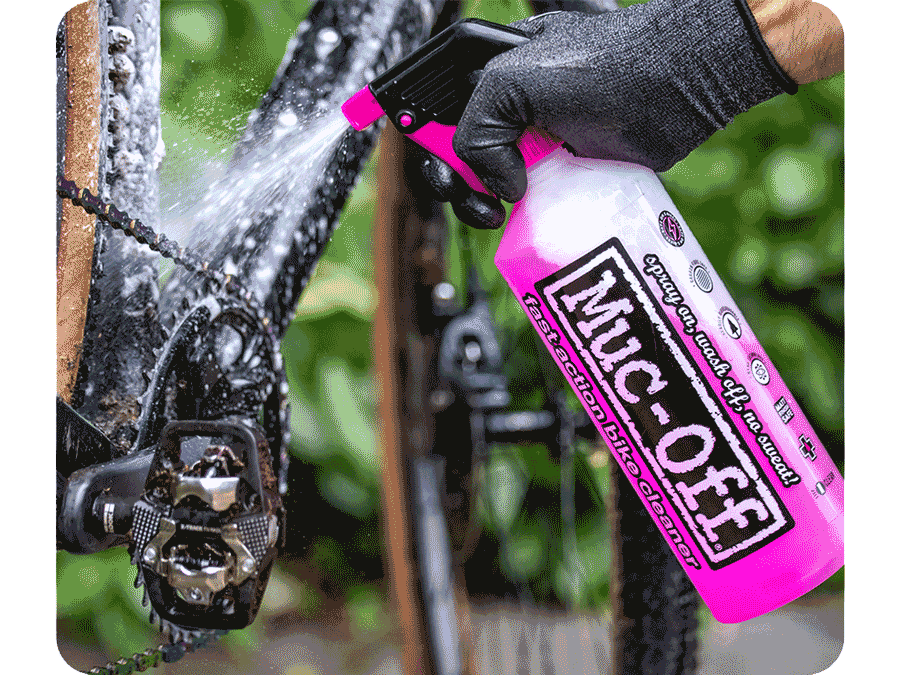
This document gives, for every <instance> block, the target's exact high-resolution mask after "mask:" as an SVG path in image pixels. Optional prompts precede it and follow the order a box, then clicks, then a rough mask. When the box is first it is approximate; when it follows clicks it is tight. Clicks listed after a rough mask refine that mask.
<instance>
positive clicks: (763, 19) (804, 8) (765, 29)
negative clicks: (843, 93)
mask: <svg viewBox="0 0 900 675" xmlns="http://www.w3.org/2000/svg"><path fill="white" fill-rule="evenodd" d="M747 4H749V6H750V11H752V12H753V16H754V17H755V18H756V22H757V23H758V24H759V29H760V31H761V32H762V35H763V39H764V40H765V41H766V44H767V45H769V48H770V49H771V50H772V53H773V54H774V55H775V59H776V60H777V61H778V63H779V65H781V67H782V68H784V70H785V72H787V74H788V75H790V76H791V78H793V80H794V81H795V82H797V83H798V84H806V83H807V82H815V81H816V80H821V79H824V78H826V77H829V76H831V75H834V74H835V73H839V72H841V71H842V70H843V69H844V29H843V28H842V27H841V22H840V21H839V20H838V18H837V17H836V16H835V15H834V13H833V12H832V11H831V10H830V9H828V8H827V7H825V6H823V5H820V4H819V3H817V2H811V1H810V0H748V3H747Z"/></svg>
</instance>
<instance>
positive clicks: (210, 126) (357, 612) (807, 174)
mask: <svg viewBox="0 0 900 675" xmlns="http://www.w3.org/2000/svg"><path fill="white" fill-rule="evenodd" d="M625 4H631V3H625ZM310 5H311V3H310V2H308V1H299V2H289V1H287V0H218V1H217V0H208V1H202V0H201V1H191V0H163V1H162V6H161V9H162V13H161V19H162V24H161V26H162V30H161V40H162V50H163V51H162V59H163V64H162V106H163V111H162V117H163V135H164V140H165V142H166V149H167V155H166V159H165V160H164V162H163V164H162V167H161V180H162V185H163V189H162V193H163V203H162V209H163V214H164V216H165V215H166V214H170V213H178V212H179V211H183V210H184V209H185V208H186V205H188V204H189V203H190V202H191V201H193V200H194V199H196V197H198V196H199V192H200V190H201V189H202V187H203V179H202V177H203V176H204V175H209V174H211V173H214V172H215V170H216V169H217V168H218V167H220V166H221V164H222V162H224V161H227V158H228V156H229V154H230V151H231V148H232V147H233V144H234V142H235V141H236V139H237V138H238V136H239V134H240V132H241V130H242V129H243V126H244V124H245V121H246V117H247V115H248V113H249V112H250V111H251V110H252V109H253V108H254V107H255V105H256V104H257V102H258V100H259V98H260V96H261V95H262V94H263V92H264V91H265V90H266V89H267V88H268V86H269V84H270V82H271V80H272V77H273V76H274V73H275V70H276V68H277V66H278V64H279V62H280V60H281V58H282V56H283V54H284V50H285V45H286V44H287V41H288V40H289V38H290V37H291V35H292V34H293V32H294V30H295V28H296V26H297V24H298V23H299V22H300V21H301V20H302V18H303V17H304V16H305V15H306V13H307V11H308V9H309V7H310ZM464 6H465V13H466V14H467V15H471V16H480V17H482V18H487V19H490V20H494V21H500V22H503V23H507V22H509V21H512V20H515V19H517V18H522V17H524V16H525V15H526V12H527V9H526V5H525V4H524V3H523V2H520V1H508V2H502V1H490V2H488V1H486V0H482V1H479V0H469V1H468V2H465V3H464ZM843 82H844V80H843V75H839V76H837V77H834V78H831V79H829V80H827V81H824V82H820V83H816V84H812V85H806V86H803V87H801V89H800V92H799V93H798V94H797V95H795V96H787V95H783V96H779V97H777V98H775V99H773V100H771V101H769V102H767V103H764V104H762V105H760V106H757V107H756V108H754V109H753V110H751V111H749V112H747V113H745V114H743V115H741V116H740V117H739V118H738V119H737V120H736V121H735V122H734V123H733V124H731V125H729V126H728V128H726V129H725V130H723V131H720V132H718V133H717V134H715V135H714V136H713V137H712V138H711V139H710V140H709V141H708V142H707V143H705V144H704V145H703V146H702V147H700V148H698V149H697V150H696V151H695V152H693V153H692V154H691V155H690V156H689V157H688V158H687V159H685V160H684V161H683V162H681V163H679V164H678V165H677V166H676V167H674V168H673V169H672V170H671V171H669V172H667V173H666V174H664V175H663V176H662V178H663V181H664V183H665V185H666V187H667V188H668V190H669V191H670V193H671V195H672V198H673V199H674V200H675V202H676V204H677V206H678V208H679V209H680V210H681V212H682V214H683V215H684V216H685V218H686V219H687V221H688V223H689V225H690V227H691V229H692V230H693V231H694V233H695V235H696V236H697V238H698V239H699V240H700V242H701V244H702V245H703V247H704V249H705V251H706V253H707V255H708V256H709V258H710V260H711V261H712V263H713V265H714V267H715V268H716V269H717V270H718V271H719V273H720V275H721V276H722V277H723V278H724V280H725V282H726V284H727V285H728V287H729V289H730V290H731V292H732V294H733V296H734V297H735V300H736V301H737V303H738V305H739V306H740V307H741V310H742V311H743V312H744V314H745V315H746V317H747V319H748V320H749V322H750V324H751V325H752V327H753V329H754V331H755V332H756V334H757V336H758V337H759V339H760V340H761V342H762V343H763V346H764V347H765V349H766V351H767V353H768V354H769V356H770V357H771V358H772V360H773V361H774V362H775V363H776V364H777V366H778V369H779V371H780V373H781V374H782V376H783V377H784V379H785V381H786V382H787V384H788V386H789V387H790V389H791V391H793V392H794V393H795V395H796V396H797V397H798V399H800V401H801V404H802V406H803V408H804V410H805V411H806V413H807V415H808V416H809V417H810V419H811V420H812V422H813V424H814V425H815V427H816V429H817V431H818V432H819V435H820V437H821V438H822V440H823V441H824V442H825V444H826V446H827V447H828V449H829V451H830V452H831V454H832V456H833V457H834V458H835V459H836V460H837V461H838V462H839V463H840V464H841V465H842V463H843V462H842V460H843V424H844V419H843V214H844V210H843V191H844V190H843V187H844V186H843V162H844V159H843V158H844V153H843ZM376 161H377V157H374V158H373V160H372V161H370V162H369V164H368V166H367V168H366V171H365V175H364V178H363V180H362V181H361V182H360V184H359V185H358V187H357V188H356V190H355V192H354V193H353V196H352V198H351V200H350V202H349V204H348V206H347V207H346V209H345V210H344V213H343V216H342V218H341V225H340V227H339V229H338V230H337V232H336V235H335V237H334V239H333V241H332V242H331V243H330V244H329V246H328V248H327V250H326V253H325V255H324V256H323V258H322V260H321V263H320V265H319V267H318V270H317V273H316V275H315V277H314V278H313V280H312V282H311V283H310V285H309V287H308V288H307V290H306V292H305V294H304V297H303V299H302V300H301V303H300V307H299V311H298V313H297V316H296V319H295V321H294V322H293V324H292V325H291V327H290V329H289V331H288V333H287V336H286V339H285V341H284V344H283V346H282V350H283V353H284V356H285V362H286V364H287V369H288V379H289V382H290V385H291V394H290V395H291V406H292V420H291V425H292V431H293V434H294V443H293V446H292V448H291V452H292V454H293V456H294V461H295V464H294V467H293V469H294V470H295V473H297V474H298V475H299V476H300V479H299V483H297V484H296V485H295V488H296V489H298V491H299V492H301V493H302V495H303V496H302V501H301V502H300V504H301V507H302V511H301V512H299V513H292V514H291V516H292V519H291V520H292V523H293V525H292V527H293V528H295V531H301V530H302V532H303V534H302V535H301V538H302V543H301V545H300V546H299V548H298V551H297V555H296V556H295V557H294V558H293V559H291V560H286V561H285V563H284V564H282V565H280V566H279V569H278V570H277V572H276V574H275V576H274V578H273V581H272V583H271V585H270V590H269V591H268V593H267V595H266V599H265V601H264V607H263V610H262V614H261V617H260V620H258V621H257V623H256V624H255V625H254V626H253V627H251V628H250V629H248V630H246V631H241V632H239V633H236V634H232V635H230V636H228V637H227V638H226V639H225V644H226V645H227V646H228V647H229V649H231V650H233V652H234V655H235V658H243V657H244V656H242V655H246V654H247V653H248V652H247V651H246V650H247V649H249V648H252V647H253V646H254V645H256V644H257V643H258V641H259V640H260V639H261V638H262V632H261V631H262V626H263V624H264V622H265V620H266V618H267V617H271V616H273V615H275V614H278V613H280V612H284V611H288V610H295V611H297V612H299V613H300V614H301V615H303V616H305V617H307V618H310V619H315V618H316V617H317V616H319V617H320V616H321V615H322V612H324V611H325V609H326V608H328V607H331V606H334V605H335V604H337V605H339V606H341V607H342V608H343V611H344V615H345V616H346V617H347V618H348V620H349V621H350V624H351V627H352V628H353V630H354V632H355V634H356V635H357V636H358V637H359V638H360V639H363V640H377V639H379V638H380V637H381V636H382V635H383V631H384V628H383V625H384V623H385V622H383V621H381V618H382V617H383V616H384V615H385V613H386V612H387V611H388V610H387V608H388V604H387V595H386V588H385V585H384V583H383V568H382V566H381V534H380V529H379V466H378V458H377V454H376V445H375V430H376V425H377V419H376V415H375V404H376V397H377V394H376V390H375V386H374V380H373V374H372V356H371V350H370V336H371V324H372V318H373V316H374V312H375V309H376V304H377V298H376V294H375V290H374V286H373V278H372V254H371V223H372V214H373V208H374V190H375V188H374V164H375V162H376ZM454 231H455V232H458V231H459V229H458V228H454ZM464 239H465V241H463V238H461V237H460V236H459V235H457V236H455V238H454V242H453V245H452V246H451V252H450V257H449V259H448V263H449V268H450V273H451V277H452V278H454V279H456V280H461V277H462V271H461V263H460V260H461V257H462V256H461V247H464V246H469V247H471V250H472V252H473V258H474V262H475V264H476V265H477V266H478V269H479V271H480V272H481V276H482V278H483V280H484V282H485V283H486V285H487V286H488V288H489V289H490V292H491V298H492V304H493V306H494V308H495V310H496V315H497V319H498V323H499V324H500V325H501V326H502V327H503V330H504V336H505V341H506V343H507V344H508V345H509V346H510V347H515V349H514V350H513V351H512V354H511V356H510V362H509V373H508V374H509V376H510V379H511V383H512V389H513V391H514V394H515V395H516V397H517V403H519V404H521V405H525V404H528V403H535V402H537V399H538V398H539V393H537V392H538V390H539V388H540V380H541V370H540V369H541V364H540V362H539V361H540V358H541V357H540V356H539V352H537V351H536V350H535V349H534V338H533V334H532V332H531V329H530V328H528V327H527V326H526V324H525V319H524V316H523V315H522V313H521V312H520V311H519V310H518V308H517V307H515V306H514V305H513V304H512V303H511V301H510V298H511V296H510V294H509V292H508V290H507V289H506V287H505V284H503V282H502V280H501V279H500V277H499V275H498V274H497V272H496V270H495V269H494V268H493V265H492V263H491V260H492V258H493V251H494V250H495V249H496V246H497V244H498V242H499V234H498V233H490V232H472V233H469V234H468V235H467V236H466V237H465V238H464ZM588 453H589V451H588ZM588 453H586V454H585V456H584V459H585V460H586V461H583V462H580V464H579V466H580V467H582V468H583V469H584V470H583V471H581V472H580V474H579V475H580V477H579V488H578V489H579V500H578V502H577V503H578V505H579V508H580V510H581V515H580V516H579V520H578V528H577V529H578V553H579V557H580V563H581V564H580V566H581V569H582V582H581V583H574V582H573V580H572V578H571V576H570V575H568V574H567V572H566V569H567V567H566V565H565V561H564V558H563V555H562V553H561V548H560V535H559V514H558V507H555V506H554V505H555V504H558V493H559V480H560V478H559V466H558V464H554V463H553V462H552V461H550V459H549V458H548V457H547V456H546V452H542V451H541V450H540V449H535V448H503V449H501V450H499V451H498V453H497V454H496V455H495V456H494V458H493V460H492V462H491V465H490V470H489V472H488V480H489V481H490V485H491V486H492V488H493V489H492V490H491V493H492V494H494V495H495V496H496V498H495V499H494V500H493V503H492V506H493V518H489V517H488V515H487V513H485V514H483V518H484V520H485V522H486V525H487V530H486V532H487V533H486V543H485V544H484V545H483V546H482V547H480V549H479V554H478V555H477V556H476V558H475V559H474V561H473V563H470V566H469V572H470V573H477V575H476V576H479V577H485V578H494V577H495V576H497V575H500V576H513V574H512V570H516V575H517V580H518V581H519V582H524V583H527V584H528V586H529V587H530V589H531V590H532V592H533V593H534V594H535V596H536V597H538V598H539V599H541V598H543V599H545V600H568V601H571V602H576V603H578V604H585V605H594V606H599V607H601V608H602V607H603V605H604V601H605V598H606V594H607V592H608V575H607V571H606V568H607V563H608V552H607V541H606V539H607V535H606V526H605V524H604V522H603V512H602V508H601V507H597V506H596V501H597V497H598V496H599V495H601V494H602V493H603V491H604V489H605V482H606V473H605V469H604V466H603V462H602V460H601V461H598V456H597V455H592V456H590V455H589V454H588ZM535 495H537V496H535ZM554 500H555V501H554ZM523 504H524V508H520V507H522V506H523ZM592 505H594V506H593V507H592ZM501 529H502V530H503V531H504V532H505V534H506V536H507V539H508V541H507V546H506V547H505V548H504V549H503V550H502V551H501V550H500V548H499V547H498V546H497V544H496V543H495V541H496V538H497V535H498V533H499V532H500V530H501ZM473 565H474V566H475V567H474V568H473ZM479 566H480V567H479ZM473 570H474V572H473ZM492 575H494V576H492ZM132 580H133V570H132V569H131V568H130V565H128V561H127V555H126V553H125V552H124V551H122V550H117V551H108V552H106V553H103V554H98V555H93V556H87V557H78V556H70V555H67V554H64V553H60V554H58V577H57V583H58V615H59V621H60V624H59V625H60V632H61V634H64V635H67V636H68V637H69V638H70V639H72V640H75V641H78V642H80V643H83V644H84V645H85V646H87V647H89V648H91V649H96V650H98V651H99V652H100V653H101V654H105V656H104V657H102V658H110V657H116V658H117V657H118V656H119V655H121V654H123V653H131V652H133V651H139V650H143V649H144V648H146V646H147V645H148V644H151V643H153V642H154V640H156V639H157V638H156V636H155V631H154V629H152V628H150V627H149V626H148V625H147V622H146V610H145V609H143V608H141V607H140V605H139V602H138V596H137V593H136V591H135V590H134V589H133V587H132V583H131V582H132ZM841 581H842V574H839V575H836V577H835V578H834V579H833V580H832V582H831V583H830V585H829V586H827V589H829V590H832V591H838V590H839V589H840V588H841V586H842V583H841Z"/></svg>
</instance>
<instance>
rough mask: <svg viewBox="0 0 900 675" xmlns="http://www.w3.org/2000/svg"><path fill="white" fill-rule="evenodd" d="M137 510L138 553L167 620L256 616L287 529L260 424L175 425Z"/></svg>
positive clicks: (217, 621)
mask: <svg viewBox="0 0 900 675" xmlns="http://www.w3.org/2000/svg"><path fill="white" fill-rule="evenodd" d="M132 517H133V521H132V542H133V544H132V545H133V549H132V560H133V562H134V563H135V564H136V565H137V566H138V570H139V571H138V579H139V581H142V582H143V583H144V585H145V586H146V590H147V595H148V597H149V600H150V603H151V605H152V606H153V610H154V612H155V613H156V614H157V615H158V616H159V617H160V618H161V619H163V620H165V621H168V622H170V623H173V624H176V625H178V626H183V627H189V628H197V629H212V628H217V629H234V628H243V627H245V626H247V625H248V624H250V622H252V621H253V618H254V617H255V616H256V613H257V611H258V610H259V604H260V601H261V600H262V596H263V593H264V591H265V586H266V583H267V581H268V577H269V574H270V572H271V569H272V565H273V563H274V561H275V557H276V555H277V551H278V549H279V547H280V546H281V545H282V543H283V538H284V534H285V530H284V509H283V508H282V505H281V498H280V496H279V494H278V490H277V485H276V480H275V476H274V473H273V471H272V467H271V458H270V457H269V452H268V445H267V443H266V440H265V437H264V435H263V434H262V433H261V431H259V430H258V429H256V428H255V426H253V425H248V424H244V423H239V422H232V421H215V422H210V421H179V422H171V423H169V424H168V425H166V427H165V428H164V429H163V432H162V435H161V438H160V441H159V444H158V446H157V449H156V453H155V456H154V460H153V463H152V465H151V468H150V471H149V473H148V474H147V482H146V486H145V490H144V493H143V495H142V496H141V498H140V499H139V500H138V501H137V502H136V503H135V505H134V508H133V509H132Z"/></svg>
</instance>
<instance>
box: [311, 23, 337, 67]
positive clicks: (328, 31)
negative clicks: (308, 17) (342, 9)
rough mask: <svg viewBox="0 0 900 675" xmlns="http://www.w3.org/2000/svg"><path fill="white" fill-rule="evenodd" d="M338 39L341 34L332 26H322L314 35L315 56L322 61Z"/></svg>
mask: <svg viewBox="0 0 900 675" xmlns="http://www.w3.org/2000/svg"><path fill="white" fill-rule="evenodd" d="M340 41H341V36H340V35H339V34H338V32H337V31H336V30H335V29H334V28H330V27H328V28H323V29H322V30H320V31H319V33H318V35H316V56H317V57H318V58H319V59H321V60H323V61H324V60H325V59H326V58H328V55H329V54H331V52H333V51H334V48H335V47H337V46H338V43H339V42H340Z"/></svg>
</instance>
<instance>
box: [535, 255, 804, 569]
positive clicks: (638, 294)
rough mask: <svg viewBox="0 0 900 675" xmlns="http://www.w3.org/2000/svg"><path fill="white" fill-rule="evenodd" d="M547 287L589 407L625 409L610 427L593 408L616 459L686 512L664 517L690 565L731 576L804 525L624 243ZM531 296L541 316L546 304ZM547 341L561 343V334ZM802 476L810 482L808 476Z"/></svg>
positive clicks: (652, 494) (543, 289)
mask: <svg viewBox="0 0 900 675" xmlns="http://www.w3.org/2000/svg"><path fill="white" fill-rule="evenodd" d="M650 257H651V256H647V258H650ZM645 260H646V259H645ZM653 263H655V264H658V259H655V258H654V259H653ZM535 289H536V290H537V292H538V294H539V297H540V298H541V299H542V300H543V301H544V302H543V304H544V306H545V307H546V308H547V310H548V311H549V312H551V313H552V314H553V318H554V319H555V322H556V323H557V324H558V325H559V326H560V328H562V330H563V331H564V333H565V337H566V338H567V342H568V343H569V345H571V347H572V348H573V349H574V350H575V352H576V354H573V355H570V354H569V353H568V352H566V349H565V347H563V346H561V345H559V344H557V346H556V348H555V349H554V352H555V353H556V355H557V357H558V358H559V359H560V360H564V362H567V363H570V364H572V365H573V367H572V370H577V367H575V366H574V364H573V363H572V362H573V358H572V357H575V358H576V359H577V360H580V361H581V362H582V364H583V365H584V366H585V372H584V373H578V374H577V375H575V376H573V379H574V380H575V382H576V387H577V388H578V390H579V391H580V393H581V396H582V399H583V400H584V401H585V403H589V402H590V401H592V400H596V398H597V396H598V395H599V396H600V397H601V398H604V399H606V401H607V402H609V403H610V404H612V407H613V409H614V410H615V411H616V412H617V413H618V414H617V415H616V417H617V418H618V419H615V420H614V419H609V418H607V417H606V415H605V414H604V412H603V410H602V408H601V407H600V406H599V405H596V404H595V405H593V406H591V410H592V412H593V413H594V415H595V419H596V420H597V421H598V422H599V423H600V428H601V430H602V431H603V433H604V435H605V437H606V439H607V441H608V443H609V444H610V446H611V448H612V450H613V452H614V453H616V454H618V455H619V457H620V458H621V460H622V462H623V464H624V466H625V468H626V470H627V471H628V472H629V473H630V474H631V475H632V476H633V477H634V478H635V479H637V484H638V487H639V488H640V490H641V491H642V492H643V493H644V495H645V496H647V497H648V498H651V503H652V501H655V500H658V499H667V500H668V501H669V503H670V504H671V505H672V506H673V507H674V513H673V514H672V515H673V516H674V517H675V518H677V521H675V522H679V524H680V525H681V526H682V527H681V528H676V527H675V522H673V519H672V517H671V516H668V515H661V514H657V515H659V516H660V523H661V524H662V525H663V527H664V528H665V531H666V533H667V535H668V536H669V537H670V538H671V540H672V543H673V544H674V545H675V548H676V550H677V551H678V552H679V554H680V555H681V557H682V560H683V563H684V564H686V565H690V566H692V567H694V568H695V569H702V568H703V566H704V563H705V565H707V566H709V567H711V568H712V569H719V568H721V567H723V566H725V565H728V564H730V563H733V562H734V561H736V560H740V559H741V558H743V557H745V556H747V555H749V554H750V553H752V552H753V551H755V550H757V549H758V548H760V547H761V546H764V545H765V544H766V543H767V542H769V541H772V540H773V539H775V538H776V537H778V536H780V535H782V534H783V533H785V532H787V531H788V530H790V529H791V528H792V527H793V526H794V520H793V518H792V517H791V516H790V514H789V513H788V511H787V509H786V508H785V506H784V504H783V503H782V501H781V499H779V497H778V495H777V493H776V492H775V490H774V488H773V487H772V485H771V482H770V481H769V480H768V478H767V477H766V476H765V474H764V473H763V471H762V467H761V466H760V464H759V462H758V461H757V460H756V458H755V457H754V456H753V454H752V453H751V451H750V449H749V448H748V447H747V443H746V442H745V441H744V439H743V438H742V437H741V435H740V433H739V432H738V430H737V428H736V427H735V425H734V423H733V422H732V421H731V420H730V419H729V415H728V414H727V409H726V406H725V404H724V403H723V401H721V400H720V399H719V396H717V393H716V392H715V391H714V390H713V387H712V386H711V383H710V382H708V381H707V380H706V379H705V378H704V377H702V376H701V374H700V370H699V368H697V365H696V364H695V363H694V362H693V359H691V357H690V355H689V354H688V352H687V350H686V349H685V347H684V345H683V344H682V343H681V342H680V341H679V340H678V339H677V338H676V336H675V334H674V333H675V327H674V326H673V325H672V324H671V322H670V321H669V319H668V317H667V316H666V315H665V312H664V311H663V309H662V307H661V306H660V305H659V303H658V302H657V301H656V299H655V298H654V297H653V296H652V294H651V289H650V288H649V287H648V286H647V283H646V281H645V280H644V279H643V278H642V275H641V273H640V271H639V270H638V269H636V268H635V267H634V265H633V263H632V261H631V260H629V258H628V256H627V254H626V253H625V251H624V249H623V248H622V245H621V243H620V242H619V241H618V240H617V239H615V238H613V239H610V240H608V241H607V242H606V243H605V244H603V245H602V246H600V247H598V248H597V249H595V250H594V251H592V252H591V253H589V254H588V255H587V256H585V257H583V258H581V259H580V260H578V261H576V262H575V263H573V264H571V265H569V266H567V267H565V268H563V269H562V270H560V271H559V272H557V273H556V274H552V275H550V276H549V277H546V278H545V279H543V280H541V281H539V282H538V283H537V284H536V285H535ZM671 291H672V292H675V291H674V288H672V289H671ZM524 300H525V303H526V304H527V305H529V309H530V310H531V308H535V309H538V303H536V302H535V298H534V296H531V295H530V294H529V295H526V296H525V298H524ZM538 311H540V310H539V309H538ZM547 337H548V340H549V341H551V342H552V341H553V333H552V332H551V333H548V334H547ZM564 367H565V366H564ZM567 370H569V369H567ZM570 375H571V372H570ZM726 379H727V380H728V381H729V382H733V380H731V379H730V378H726ZM732 386H733V385H732ZM629 441H630V442H629ZM635 446H637V447H639V448H642V449H643V453H642V455H643V457H642V459H643V460H644V462H645V463H646V465H648V466H649V467H650V469H651V471H652V473H653V476H654V477H655V478H656V481H657V482H658V483H659V484H660V485H662V487H663V489H664V491H665V496H663V495H659V494H657V493H656V491H655V490H654V489H653V487H652V486H651V484H650V483H648V482H647V480H646V477H644V476H643V475H642V471H641V469H640V467H639V465H638V464H637V463H636V462H635V461H634V460H633V457H632V451H631V448H632V447H635ZM793 479H796V482H799V480H800V479H799V477H798V476H796V474H795V475H794V476H793V477H792V480H793ZM651 508H652V507H651ZM679 529H681V530H683V531H686V532H687V537H686V538H685V537H683V536H682V535H681V534H680V532H679Z"/></svg>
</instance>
